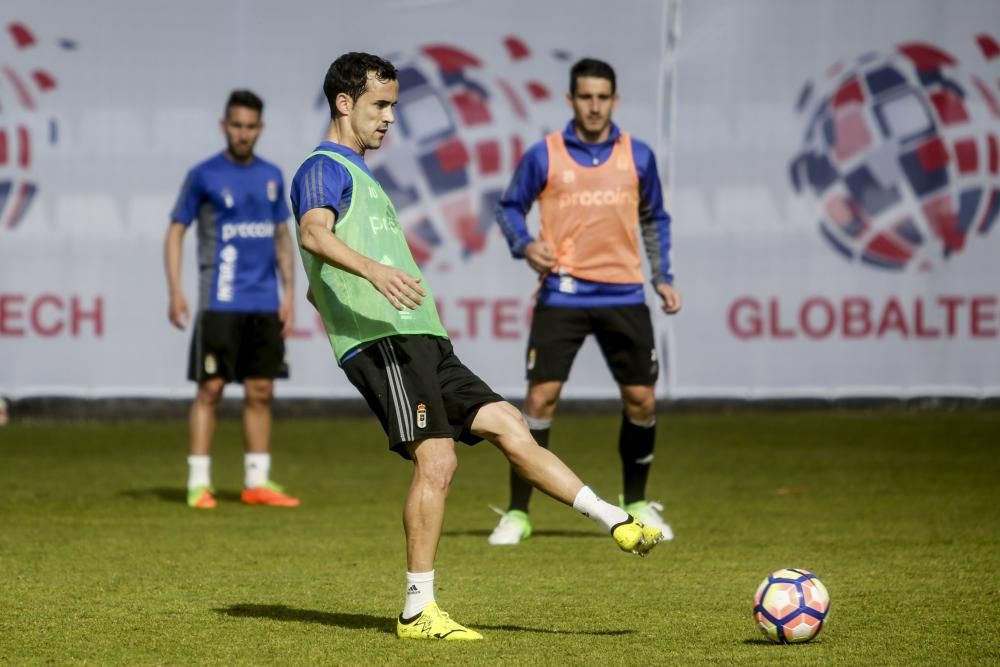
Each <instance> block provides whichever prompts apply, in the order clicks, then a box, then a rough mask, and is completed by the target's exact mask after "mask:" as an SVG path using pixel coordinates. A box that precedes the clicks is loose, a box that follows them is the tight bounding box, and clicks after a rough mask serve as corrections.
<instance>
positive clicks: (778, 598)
mask: <svg viewBox="0 0 1000 667" xmlns="http://www.w3.org/2000/svg"><path fill="white" fill-rule="evenodd" d="M829 613H830V594H829V593H828V592H827V590H826V586H824V585H823V582H821V581H820V580H819V577H817V576H816V575H815V574H813V573H812V572H809V571H808V570H802V569H798V568H786V569H783V570H775V571H774V572H772V573H771V574H769V575H767V576H766V577H765V578H764V581H762V582H760V586H758V587H757V592H756V593H755V594H754V596H753V619H754V621H756V623H757V627H759V628H760V631H761V632H763V633H764V636H765V637H767V638H768V639H770V640H771V641H772V642H774V643H776V644H798V643H802V642H807V641H809V640H811V639H813V638H815V637H816V635H818V634H819V633H820V631H821V630H822V629H823V624H824V623H825V622H826V617H827V614H829Z"/></svg>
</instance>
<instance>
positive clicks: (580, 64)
mask: <svg viewBox="0 0 1000 667" xmlns="http://www.w3.org/2000/svg"><path fill="white" fill-rule="evenodd" d="M581 76H591V77H594V78H595V79H607V80H608V81H610V82H611V93H612V94H614V92H615V90H616V88H617V86H616V84H615V70H614V68H613V67H611V65H609V64H607V63H606V62H604V61H603V60H595V59H594V58H584V59H583V60H578V61H577V62H576V64H575V65H573V69H571V70H570V71H569V92H570V94H571V95H572V94H573V93H575V92H576V80H577V79H578V78H580V77H581Z"/></svg>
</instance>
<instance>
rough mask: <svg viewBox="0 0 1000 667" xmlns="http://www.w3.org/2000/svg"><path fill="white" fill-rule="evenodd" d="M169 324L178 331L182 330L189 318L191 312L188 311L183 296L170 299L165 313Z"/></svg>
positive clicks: (179, 295) (178, 295) (177, 295)
mask: <svg viewBox="0 0 1000 667" xmlns="http://www.w3.org/2000/svg"><path fill="white" fill-rule="evenodd" d="M167 317H168V318H169V319H170V323H171V324H173V325H174V326H175V327H177V328H178V329H184V327H185V326H187V323H188V320H189V319H190V318H191V311H190V310H189V309H188V302H187V299H185V298H184V295H183V294H176V295H174V296H172V297H170V306H169V309H168V311H167Z"/></svg>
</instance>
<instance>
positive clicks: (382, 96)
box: [350, 73, 399, 153]
mask: <svg viewBox="0 0 1000 667" xmlns="http://www.w3.org/2000/svg"><path fill="white" fill-rule="evenodd" d="M398 100H399V82H398V81H379V80H378V79H377V78H376V77H375V75H374V74H372V73H369V75H368V87H367V88H366V89H365V92H364V94H363V95H361V97H359V98H358V99H357V101H356V102H354V106H353V108H352V109H351V112H350V119H351V131H352V132H353V133H354V138H355V141H357V143H358V148H359V149H360V150H359V152H361V153H364V152H365V151H366V150H368V149H375V148H379V147H380V146H381V145H382V141H383V140H384V139H385V134H386V132H388V131H389V126H390V125H391V124H393V123H395V122H396V114H395V112H394V111H393V108H394V107H395V106H396V102H397V101H398Z"/></svg>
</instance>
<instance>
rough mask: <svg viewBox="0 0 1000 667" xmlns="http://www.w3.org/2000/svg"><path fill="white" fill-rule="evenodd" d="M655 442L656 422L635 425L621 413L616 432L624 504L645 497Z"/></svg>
mask: <svg viewBox="0 0 1000 667" xmlns="http://www.w3.org/2000/svg"><path fill="white" fill-rule="evenodd" d="M655 444H656V422H653V424H652V425H651V426H637V425H635V424H633V423H632V422H631V421H629V419H628V417H626V416H625V415H624V414H623V415H622V427H621V430H620V431H619V432H618V454H619V455H620V456H621V459H622V478H623V481H624V485H623V486H624V494H623V495H624V501H625V504H626V505H628V504H630V503H634V502H636V501H639V500H645V498H646V480H647V479H649V467H650V465H652V463H653V460H652V459H653V446H654V445H655ZM639 461H642V463H639Z"/></svg>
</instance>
